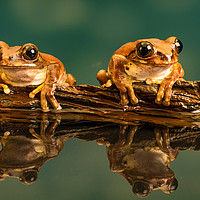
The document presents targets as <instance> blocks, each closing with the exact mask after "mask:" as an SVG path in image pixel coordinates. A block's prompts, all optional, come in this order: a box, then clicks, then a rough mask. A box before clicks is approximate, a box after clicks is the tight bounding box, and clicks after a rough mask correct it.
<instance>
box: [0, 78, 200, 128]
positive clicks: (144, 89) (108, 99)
mask: <svg viewBox="0 0 200 200" xmlns="http://www.w3.org/2000/svg"><path fill="white" fill-rule="evenodd" d="M133 88H134V90H135V93H136V96H137V97H138V99H139V100H140V101H139V103H138V104H137V105H131V104H129V105H128V106H122V105H120V103H119V102H120V96H119V91H118V90H117V89H116V88H115V87H114V86H112V87H111V88H102V87H98V86H92V85H77V86H75V87H68V88H65V89H63V88H58V89H57V90H56V92H55V96H56V99H57V100H58V102H59V103H60V104H61V106H62V107H63V109H62V110H61V111H58V112H55V111H54V110H51V114H52V115H53V114H55V113H57V114H59V115H61V116H62V118H65V117H66V116H67V115H69V113H73V114H74V115H76V114H78V115H79V117H83V118H85V119H88V120H91V119H92V120H93V121H94V120H96V121H102V120H103V121H110V122H115V123H122V124H130V125H136V124H138V123H139V124H140V123H141V124H143V123H148V124H159V125H169V126H174V125H177V126H199V124H200V123H199V122H200V119H199V116H198V115H197V113H198V112H199V111H200V93H199V91H200V82H199V81H195V82H192V81H184V80H181V81H178V82H176V84H175V85H174V86H173V92H172V97H171V105H170V106H168V107H165V106H163V105H158V104H156V103H155V98H156V94H157V91H158V88H159V85H157V84H151V85H147V84H146V83H144V82H140V83H134V84H133ZM10 89H11V93H10V94H4V93H3V91H2V90H1V91H0V92H1V95H0V108H4V109H1V110H5V108H9V109H10V108H18V109H20V110H21V108H24V109H28V111H27V112H28V113H29V112H37V113H41V109H40V97H39V95H37V96H36V98H34V99H31V98H29V97H28V94H29V92H30V91H32V90H33V88H30V87H27V88H19V87H18V88H17V87H11V88H10ZM30 109H31V110H30ZM192 112H193V114H192ZM49 114H50V113H49ZM194 117H195V120H194Z"/></svg>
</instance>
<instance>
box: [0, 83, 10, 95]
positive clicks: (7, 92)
mask: <svg viewBox="0 0 200 200" xmlns="http://www.w3.org/2000/svg"><path fill="white" fill-rule="evenodd" d="M0 86H1V87H2V88H3V91H4V93H5V94H9V93H10V89H9V87H8V86H7V85H5V84H3V83H1V84H0Z"/></svg>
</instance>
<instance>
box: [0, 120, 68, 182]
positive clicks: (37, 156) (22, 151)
mask: <svg viewBox="0 0 200 200" xmlns="http://www.w3.org/2000/svg"><path fill="white" fill-rule="evenodd" d="M59 123H60V121H59V119H55V120H54V121H53V122H51V123H49V121H48V119H47V118H45V119H43V120H42V121H41V126H40V133H39V134H38V133H36V131H35V130H34V129H33V128H31V129H29V131H30V133H31V134H32V136H31V135H29V136H26V135H15V133H12V134H11V133H10V132H9V131H6V132H5V133H4V135H3V136H0V144H1V146H2V149H1V151H0V172H1V174H0V180H5V179H6V178H7V177H15V178H18V179H19V180H20V181H21V182H22V183H24V184H32V183H33V182H35V181H36V180H37V177H38V173H39V170H40V168H41V167H42V165H43V164H44V163H45V162H46V161H48V160H50V159H52V158H54V157H56V156H57V155H58V154H59V153H60V151H61V150H62V148H63V145H64V142H65V141H66V139H67V137H66V136H65V137H63V136H60V137H55V136H54V134H55V130H56V127H57V126H58V124H59Z"/></svg>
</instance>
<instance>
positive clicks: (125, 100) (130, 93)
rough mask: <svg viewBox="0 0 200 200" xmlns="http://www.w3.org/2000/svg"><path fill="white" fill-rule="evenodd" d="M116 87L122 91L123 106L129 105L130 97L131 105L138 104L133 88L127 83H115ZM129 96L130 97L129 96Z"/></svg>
mask: <svg viewBox="0 0 200 200" xmlns="http://www.w3.org/2000/svg"><path fill="white" fill-rule="evenodd" d="M115 85H116V87H117V88H118V89H119V91H120V96H121V102H120V103H121V104H122V105H127V104H128V103H129V100H128V96H129V98H130V101H131V104H133V105H134V104H137V103H138V98H137V97H136V96H135V93H134V90H133V86H132V84H130V83H129V82H127V81H124V82H119V83H115ZM127 94H128V95H127Z"/></svg>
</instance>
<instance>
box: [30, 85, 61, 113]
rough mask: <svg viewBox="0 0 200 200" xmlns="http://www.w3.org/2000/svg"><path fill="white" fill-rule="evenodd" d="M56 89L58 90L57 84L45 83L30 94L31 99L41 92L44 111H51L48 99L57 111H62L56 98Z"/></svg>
mask: <svg viewBox="0 0 200 200" xmlns="http://www.w3.org/2000/svg"><path fill="white" fill-rule="evenodd" d="M55 88H56V86H55V84H46V83H43V84H41V85H40V86H38V87H37V88H36V89H35V90H33V91H32V92H30V93H29V97H30V98H34V97H35V95H36V94H37V93H39V92H40V102H41V107H42V110H43V111H44V112H48V111H49V108H48V106H47V99H48V101H49V102H50V103H51V105H52V106H53V108H54V109H55V110H61V109H62V107H61V106H60V105H59V103H58V102H57V100H56V98H55V96H54V91H55Z"/></svg>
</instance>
